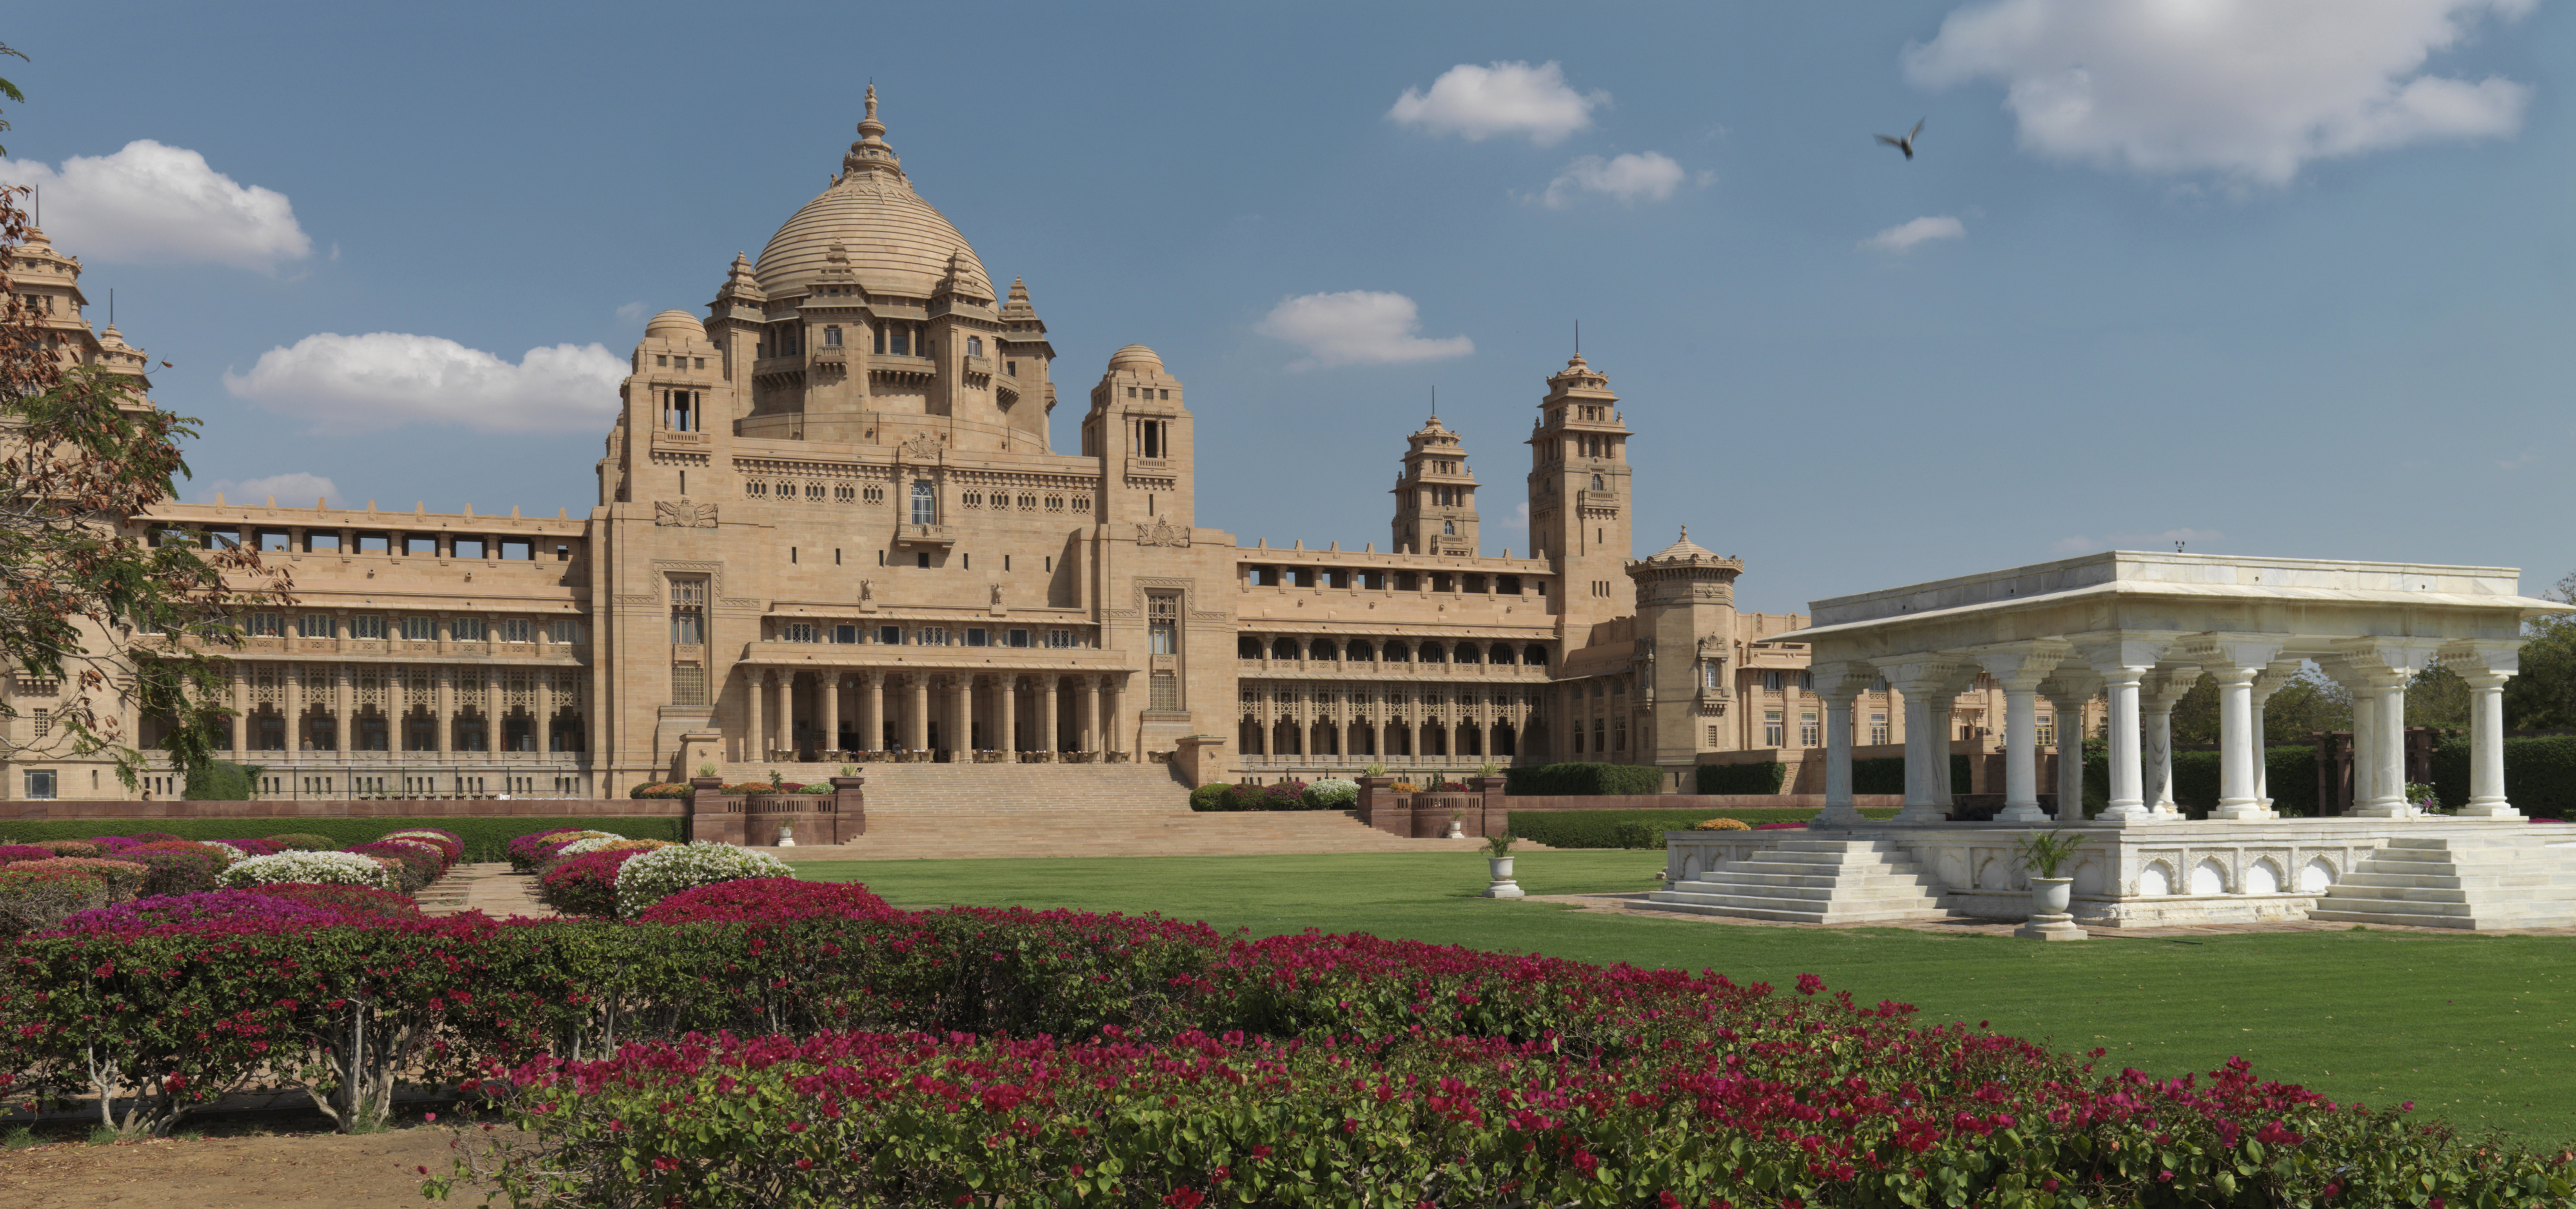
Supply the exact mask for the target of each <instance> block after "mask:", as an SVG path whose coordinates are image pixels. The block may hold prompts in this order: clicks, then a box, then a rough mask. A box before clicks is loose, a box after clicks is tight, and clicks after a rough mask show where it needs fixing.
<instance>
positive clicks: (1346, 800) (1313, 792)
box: [1306, 777, 1360, 807]
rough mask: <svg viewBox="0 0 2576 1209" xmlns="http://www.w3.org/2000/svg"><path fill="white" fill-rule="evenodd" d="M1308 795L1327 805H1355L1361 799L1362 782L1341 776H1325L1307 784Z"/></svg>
mask: <svg viewBox="0 0 2576 1209" xmlns="http://www.w3.org/2000/svg"><path fill="white" fill-rule="evenodd" d="M1306 797H1307V798H1308V800H1310V801H1313V802H1315V803H1316V804H1318V805H1321V806H1326V807H1336V806H1349V805H1353V804H1355V803H1357V802H1358V801H1359V800H1360V783H1359V782H1357V781H1346V780H1343V779H1342V778H1340V777H1325V778H1322V779H1321V780H1317V781H1312V782H1309V783H1308V784H1307V785H1306Z"/></svg>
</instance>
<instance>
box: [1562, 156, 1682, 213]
mask: <svg viewBox="0 0 2576 1209" xmlns="http://www.w3.org/2000/svg"><path fill="white" fill-rule="evenodd" d="M1688 175H1689V174H1688V173H1685V172H1683V171H1682V166H1681V165H1680V164H1676V163H1674V162H1673V161H1672V160H1671V159H1669V158H1667V157H1666V156H1664V155H1663V154H1662V153H1660V152H1655V151H1649V152H1646V153H1645V154H1643V155H1617V156H1612V157H1611V158H1609V159H1606V160H1605V159H1602V158H1601V157H1600V156H1597V155H1587V156H1584V157H1583V158H1581V159H1578V160H1576V161H1574V162H1573V163H1571V164H1567V165H1566V166H1565V171H1564V172H1562V173H1559V174H1558V175H1557V178H1556V179H1555V180H1552V181H1549V182H1548V183H1547V192H1546V193H1544V194H1542V195H1540V197H1539V201H1540V202H1541V203H1543V204H1544V205H1546V206H1547V208H1549V209H1551V210H1562V209H1564V208H1566V207H1567V206H1570V205H1573V204H1574V198H1575V195H1576V194H1577V193H1607V194H1609V195H1610V196H1612V197H1615V198H1618V199H1619V200H1620V201H1623V202H1628V203H1630V204H1634V203H1635V202H1636V201H1637V200H1638V199H1639V198H1643V199H1645V200H1647V201H1668V200H1670V199H1671V198H1672V196H1673V190H1675V189H1678V188H1680V187H1681V184H1682V181H1683V180H1684V179H1685V178H1686V177H1687V176H1688Z"/></svg>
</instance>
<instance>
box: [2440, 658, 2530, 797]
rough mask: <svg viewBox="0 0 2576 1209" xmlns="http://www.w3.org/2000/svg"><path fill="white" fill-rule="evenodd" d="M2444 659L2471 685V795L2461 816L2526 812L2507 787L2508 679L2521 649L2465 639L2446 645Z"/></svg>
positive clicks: (2519, 667) (2519, 666)
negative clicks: (2515, 805)
mask: <svg viewBox="0 0 2576 1209" xmlns="http://www.w3.org/2000/svg"><path fill="white" fill-rule="evenodd" d="M2441 661H2442V663H2443V664H2444V665H2445V666H2448V667H2449V668H2450V669H2451V670H2452V671H2454V672H2457V673H2459V676H2460V679H2462V680H2465V681H2467V682H2468V685H2469V800H2468V804H2467V805H2464V806H2462V807H2460V817H2461V818H2484V819H2518V818H2521V817H2523V815H2522V812H2521V811H2519V810H2516V809H2514V808H2513V803H2512V802H2510V801H2508V800H2506V798H2505V792H2504V684H2505V681H2507V680H2511V679H2513V677H2514V673H2516V672H2518V671H2521V670H2522V648H2521V647H2519V646H2517V645H2515V644H2513V643H2510V642H2475V643H2463V644H2460V645H2457V646H2454V647H2451V648H2449V649H2446V650H2444V651H2443V652H2442V653H2441Z"/></svg>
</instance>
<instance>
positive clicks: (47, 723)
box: [36, 709, 54, 739]
mask: <svg viewBox="0 0 2576 1209" xmlns="http://www.w3.org/2000/svg"><path fill="white" fill-rule="evenodd" d="M52 733H54V711H52V710H49V709H40V710H37V711H36V737H37V738H39V739H41V738H44V737H45V736H47V735H50V734H52Z"/></svg>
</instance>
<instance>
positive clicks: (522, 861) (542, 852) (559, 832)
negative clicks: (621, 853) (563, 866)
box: [510, 827, 622, 873]
mask: <svg viewBox="0 0 2576 1209" xmlns="http://www.w3.org/2000/svg"><path fill="white" fill-rule="evenodd" d="M619 838H622V837H620V836H618V835H617V834H616V833H615V832H610V831H592V830H589V829H587V828H580V827H557V828H555V829H554V830H552V831H540V832H537V833H536V834H534V835H523V836H520V837H519V838H517V839H515V840H512V841H510V867H511V868H513V869H517V870H521V871H523V872H535V873H543V872H545V868H546V864H547V862H549V861H553V860H555V859H556V858H558V857H561V856H562V855H563V851H564V849H566V848H568V847H570V846H572V845H574V844H576V843H579V842H581V841H583V840H603V841H605V840H613V839H619ZM575 855H578V854H575Z"/></svg>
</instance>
